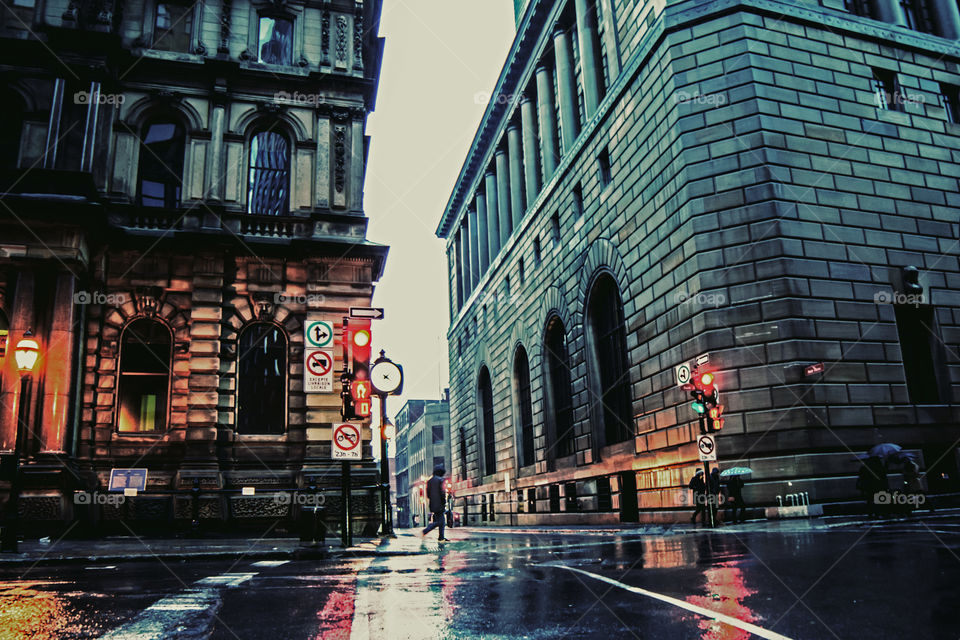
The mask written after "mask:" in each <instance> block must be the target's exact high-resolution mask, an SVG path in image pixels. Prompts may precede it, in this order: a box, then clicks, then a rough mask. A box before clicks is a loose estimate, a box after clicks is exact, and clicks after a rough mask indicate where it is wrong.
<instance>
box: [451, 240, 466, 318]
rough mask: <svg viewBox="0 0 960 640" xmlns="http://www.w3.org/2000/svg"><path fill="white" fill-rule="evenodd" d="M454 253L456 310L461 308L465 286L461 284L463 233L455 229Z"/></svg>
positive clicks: (464, 296)
mask: <svg viewBox="0 0 960 640" xmlns="http://www.w3.org/2000/svg"><path fill="white" fill-rule="evenodd" d="M453 246H454V253H455V258H456V262H457V272H456V273H457V312H459V311H460V309H462V308H463V301H464V299H465V298H466V288H465V287H464V286H463V234H461V233H460V230H459V229H458V230H457V235H456V238H455V239H454V241H453Z"/></svg>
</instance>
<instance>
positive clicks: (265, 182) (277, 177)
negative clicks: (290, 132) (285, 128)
mask: <svg viewBox="0 0 960 640" xmlns="http://www.w3.org/2000/svg"><path fill="white" fill-rule="evenodd" d="M289 211H290V146H289V144H288V143H287V139H286V138H285V137H283V136H282V135H280V134H279V133H276V132H274V131H261V132H260V133H257V134H255V135H254V136H253V138H251V140H250V175H249V182H248V189H247V212H248V213H259V214H266V215H274V216H277V215H285V214H286V213H288V212H289Z"/></svg>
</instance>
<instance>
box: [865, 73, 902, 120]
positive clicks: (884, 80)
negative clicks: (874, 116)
mask: <svg viewBox="0 0 960 640" xmlns="http://www.w3.org/2000/svg"><path fill="white" fill-rule="evenodd" d="M870 86H871V88H872V90H873V95H874V99H875V100H876V107H877V108H878V109H892V110H896V111H902V110H903V99H902V96H901V92H900V84H899V83H898V82H897V74H895V73H894V72H892V71H887V70H886V69H873V78H872V80H871V85H870Z"/></svg>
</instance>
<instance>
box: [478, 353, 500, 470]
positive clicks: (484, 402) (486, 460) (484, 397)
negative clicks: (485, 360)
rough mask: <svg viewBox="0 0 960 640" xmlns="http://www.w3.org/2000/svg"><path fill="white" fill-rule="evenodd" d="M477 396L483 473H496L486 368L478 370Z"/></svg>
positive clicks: (491, 395) (495, 454) (495, 450)
mask: <svg viewBox="0 0 960 640" xmlns="http://www.w3.org/2000/svg"><path fill="white" fill-rule="evenodd" d="M477 395H478V396H479V398H480V422H481V429H483V473H484V474H491V473H496V471H497V447H496V441H495V440H494V426H493V386H492V385H491V384H490V372H489V371H487V368H486V367H484V368H482V369H481V370H480V380H479V381H478V383H477Z"/></svg>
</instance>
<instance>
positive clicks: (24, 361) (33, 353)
mask: <svg viewBox="0 0 960 640" xmlns="http://www.w3.org/2000/svg"><path fill="white" fill-rule="evenodd" d="M13 354H14V358H15V359H16V362H17V371H19V372H20V404H19V406H18V407H17V426H16V433H15V434H14V442H13V465H12V467H13V469H12V476H11V479H10V497H9V498H8V499H7V508H6V514H5V515H6V518H5V520H6V522H4V525H5V526H4V527H3V534H2V536H0V552H5V553H17V550H18V549H17V525H18V524H19V516H20V513H19V511H20V449H21V446H22V445H21V436H20V434H21V425H27V422H28V421H29V420H30V404H31V402H30V391H31V387H32V385H31V382H32V380H31V375H32V374H33V369H34V367H35V366H36V365H37V360H38V359H39V357H40V343H39V342H37V340H36V339H35V338H34V337H33V333H32V332H31V331H30V329H27V330H26V332H24V334H23V337H22V338H21V339H20V341H19V342H17V346H16V347H15V349H14V352H13Z"/></svg>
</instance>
